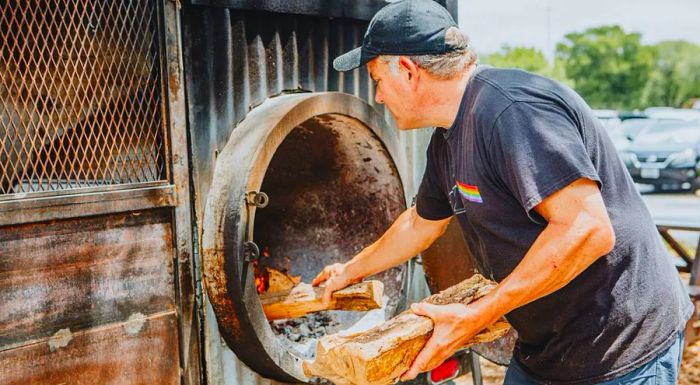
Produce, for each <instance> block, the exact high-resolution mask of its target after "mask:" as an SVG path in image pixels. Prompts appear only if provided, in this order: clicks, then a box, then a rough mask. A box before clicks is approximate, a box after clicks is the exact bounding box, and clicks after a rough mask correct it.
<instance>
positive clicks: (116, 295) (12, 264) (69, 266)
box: [0, 210, 175, 350]
mask: <svg viewBox="0 0 700 385" xmlns="http://www.w3.org/2000/svg"><path fill="white" fill-rule="evenodd" d="M172 254H173V250H172V232H171V229H170V223H169V213H168V210H160V211H145V212H133V213H128V214H121V215H114V216H109V217H93V218H87V219H82V220H70V221H56V222H51V223H41V224H30V225H20V226H10V227H4V228H2V230H1V231H0V303H1V304H2V306H0V320H1V321H0V350H5V349H8V348H9V347H12V346H16V345H20V344H23V343H26V342H28V341H31V340H34V339H37V338H44V337H48V336H50V335H51V334H53V333H55V332H56V331H57V330H59V329H62V328H70V329H71V330H72V331H74V332H75V331H78V330H84V329H89V328H92V327H96V326H100V325H103V324H107V323H110V322H116V321H119V320H122V319H125V318H127V317H128V316H129V315H130V314H132V313H143V314H151V313H156V312H161V311H168V310H173V309H174V306H175V293H174V283H173V266H172V258H173V255H172Z"/></svg>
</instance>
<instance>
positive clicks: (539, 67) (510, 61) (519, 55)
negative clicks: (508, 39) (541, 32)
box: [483, 45, 549, 73]
mask: <svg viewBox="0 0 700 385" xmlns="http://www.w3.org/2000/svg"><path fill="white" fill-rule="evenodd" d="M483 62H484V63H486V64H490V65H492V66H494V67H502V68H520V69H524V70H525V71H530V72H535V73H543V72H544V71H546V70H547V68H548V67H549V63H548V62H547V58H545V57H544V54H543V53H542V51H540V50H538V49H535V48H526V47H510V46H507V45H505V46H503V47H502V48H501V52H498V53H494V54H491V55H489V56H487V57H486V58H485V59H484V60H483Z"/></svg>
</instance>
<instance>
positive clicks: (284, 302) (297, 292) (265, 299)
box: [260, 281, 384, 320]
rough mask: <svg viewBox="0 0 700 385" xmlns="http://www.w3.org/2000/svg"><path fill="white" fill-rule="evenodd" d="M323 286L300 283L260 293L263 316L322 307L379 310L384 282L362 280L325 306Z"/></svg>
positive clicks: (297, 313) (298, 314)
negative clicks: (271, 291)
mask: <svg viewBox="0 0 700 385" xmlns="http://www.w3.org/2000/svg"><path fill="white" fill-rule="evenodd" d="M323 290H324V289H323V288H322V287H312V286H311V285H309V284H308V283H301V284H299V285H297V286H295V287H294V288H292V289H291V290H287V291H283V292H276V293H263V294H260V303H262V305H263V311H264V312H265V316H267V319H269V320H276V319H284V318H298V317H302V316H304V315H306V314H308V313H313V312H318V311H322V310H357V311H365V310H372V309H378V308H380V307H381V306H382V296H383V295H384V285H383V284H382V283H381V282H379V281H365V282H360V283H356V284H354V285H351V286H348V287H346V288H345V289H342V290H338V291H336V292H335V293H333V295H332V296H331V302H330V304H328V306H326V305H324V304H323V302H322V298H323Z"/></svg>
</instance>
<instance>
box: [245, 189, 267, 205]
mask: <svg viewBox="0 0 700 385" xmlns="http://www.w3.org/2000/svg"><path fill="white" fill-rule="evenodd" d="M246 203H247V204H248V205H250V206H255V207H257V208H263V207H266V206H267V204H268V203H270V198H269V197H268V196H267V194H265V193H264V192H262V191H249V192H248V193H247V194H246Z"/></svg>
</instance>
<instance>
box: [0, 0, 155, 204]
mask: <svg viewBox="0 0 700 385" xmlns="http://www.w3.org/2000/svg"><path fill="white" fill-rule="evenodd" d="M162 112H163V107H162V106H161V82H160V64H159V40H158V12H157V8H156V4H155V3H154V2H153V1H148V0H130V1H127V0H114V1H113V0H89V1H85V0H63V1H59V0H53V1H51V0H4V1H0V113H1V114H0V197H1V196H2V194H10V193H24V192H37V191H58V190H66V189H74V188H81V187H93V186H104V185H114V184H125V183H140V182H150V181H158V180H164V179H167V175H165V174H166V172H165V167H164V164H165V162H164V148H165V146H164V138H165V135H164V127H163V119H162V116H161V115H162Z"/></svg>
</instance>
